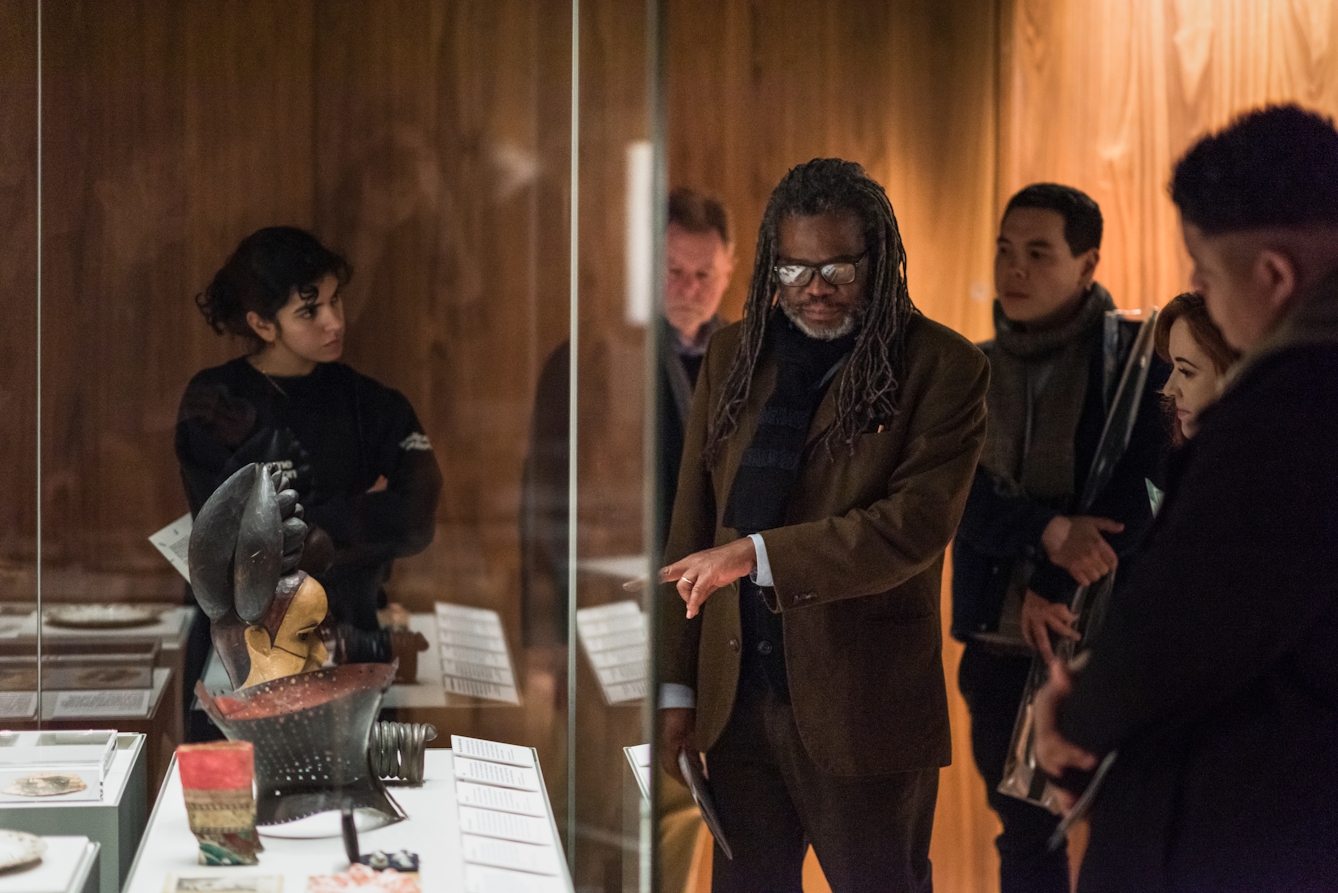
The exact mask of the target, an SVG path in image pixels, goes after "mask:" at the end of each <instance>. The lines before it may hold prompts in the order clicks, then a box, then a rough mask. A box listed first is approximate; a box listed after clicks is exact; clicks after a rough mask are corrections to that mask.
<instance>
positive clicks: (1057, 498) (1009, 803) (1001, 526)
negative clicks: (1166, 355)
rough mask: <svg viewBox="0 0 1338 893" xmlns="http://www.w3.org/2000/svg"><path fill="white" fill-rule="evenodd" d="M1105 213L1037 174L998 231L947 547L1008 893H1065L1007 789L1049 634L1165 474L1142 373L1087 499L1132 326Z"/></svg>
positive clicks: (1058, 869)
mask: <svg viewBox="0 0 1338 893" xmlns="http://www.w3.org/2000/svg"><path fill="white" fill-rule="evenodd" d="M1101 229H1102V221H1101V210H1100V208H1098V207H1097V204H1096V202H1094V201H1092V199H1091V198H1089V197H1088V196H1087V195H1085V194H1084V193H1082V192H1080V191H1078V190H1077V189H1074V188H1072V187H1070V186H1060V185H1058V184H1054V183H1036V184H1033V185H1031V186H1028V187H1027V188H1025V189H1023V190H1022V191H1021V192H1019V193H1017V195H1015V196H1013V198H1012V199H1011V200H1010V201H1009V203H1008V206H1007V208H1006V209H1005V211H1004V215H1003V220H1002V222H1001V223H1000V225H999V238H998V252H997V254H996V255H995V262H994V279H995V288H996V290H997V293H998V300H997V301H996V302H995V306H994V319H995V330H996V335H995V339H994V340H993V341H991V342H988V343H987V344H985V345H983V347H984V350H985V352H986V355H987V356H988V357H989V358H990V390H989V397H988V406H989V433H988V435H987V438H986V441H985V449H984V452H983V453H982V454H981V459H980V467H979V469H978V470H977V471H976V476H975V480H974V482H973V484H972V488H971V496H970V499H969V500H968V501H967V505H966V513H965V515H964V516H963V517H962V524H961V527H960V529H959V530H958V532H957V537H956V539H955V541H954V545H953V586H952V592H953V625H952V632H953V635H954V636H955V637H956V638H958V639H960V640H962V641H963V642H965V643H966V651H965V653H964V654H963V656H962V663H961V668H960V670H959V673H958V684H959V687H960V688H961V691H962V695H963V697H964V698H965V699H966V703H967V707H968V708H969V709H970V711H971V745H972V751H973V753H974V755H975V760H976V766H977V768H978V769H979V771H980V774H981V776H982V777H983V778H984V780H985V785H986V793H987V796H988V798H989V803H990V807H991V808H992V809H993V810H994V811H995V812H996V813H998V815H999V819H1000V820H1001V821H1002V823H1003V833H1002V834H1001V835H999V837H998V839H997V841H996V843H997V845H998V848H999V863H1000V882H1001V888H1002V891H1003V893H1022V891H1054V893H1067V891H1068V888H1069V871H1068V859H1067V856H1066V854H1065V852H1064V851H1063V850H1060V851H1058V852H1051V851H1050V850H1049V849H1048V848H1047V846H1046V844H1047V841H1048V840H1049V838H1050V835H1051V834H1052V833H1053V832H1054V830H1055V826H1056V824H1057V822H1058V818H1057V817H1056V816H1055V815H1054V814H1053V813H1051V812H1049V811H1048V810H1046V809H1042V808H1041V807H1039V806H1035V805H1032V804H1031V803H1028V802H1026V801H1024V800H1020V799H1017V798H1014V797H1012V796H1009V795H1007V794H1002V793H1000V792H999V791H998V787H999V782H1000V779H1001V777H1002V775H1003V770H1004V762H1005V760H1006V758H1007V756H1008V751H1009V742H1010V739H1011V737H1012V732H1013V726H1014V723H1015V720H1016V718H1017V712H1018V704H1019V702H1020V701H1021V699H1022V697H1023V691H1024V689H1025V687H1026V683H1027V676H1028V673H1029V671H1030V669H1031V664H1032V653H1033V651H1039V652H1040V653H1041V655H1042V656H1043V657H1045V658H1046V659H1049V658H1050V657H1051V656H1052V654H1051V644H1050V636H1051V634H1052V633H1053V634H1055V635H1061V636H1070V637H1072V636H1076V635H1077V634H1076V633H1075V632H1074V630H1073V623H1074V619H1075V618H1074V615H1073V614H1072V612H1071V611H1070V610H1069V604H1070V602H1071V600H1072V599H1073V596H1074V592H1075V589H1076V587H1077V586H1078V584H1080V583H1082V584H1092V583H1095V582H1097V580H1099V579H1100V578H1101V577H1103V576H1105V575H1106V574H1107V573H1109V572H1110V571H1112V570H1114V569H1115V566H1116V564H1117V563H1118V560H1119V558H1120V557H1123V556H1125V555H1127V554H1128V553H1129V552H1130V551H1131V550H1132V548H1133V546H1134V544H1136V543H1137V542H1138V540H1139V539H1140V538H1141V537H1142V536H1143V534H1144V533H1146V531H1147V529H1148V528H1149V527H1150V526H1151V524H1152V512H1151V507H1150V503H1149V500H1148V490H1147V486H1146V484H1145V479H1150V480H1152V481H1153V482H1154V483H1157V484H1160V483H1161V468H1162V464H1163V458H1164V451H1165V448H1166V444H1167V441H1168V439H1169V436H1168V435H1169V429H1168V427H1167V425H1166V423H1165V420H1164V417H1163V414H1162V412H1161V408H1160V406H1161V404H1160V400H1159V398H1158V396H1157V393H1156V392H1157V390H1158V389H1159V388H1160V387H1161V384H1162V383H1163V382H1164V381H1165V379H1166V372H1167V370H1166V368H1165V366H1164V364H1161V363H1160V362H1158V365H1157V367H1156V368H1154V369H1153V370H1152V373H1151V374H1150V375H1149V376H1148V380H1147V383H1146V385H1145V388H1144V392H1143V396H1142V399H1141V401H1140V403H1139V407H1138V412H1137V416H1136V421H1135V425H1134V429H1133V433H1132V436H1131V438H1130V442H1129V446H1128V449H1127V450H1126V451H1125V453H1124V456H1123V458H1122V459H1121V461H1120V462H1119V464H1118V465H1117V466H1116V468H1115V472H1114V474H1113V476H1112V478H1111V480H1110V481H1109V483H1108V484H1107V485H1106V486H1105V488H1104V489H1103V490H1102V491H1101V493H1100V494H1099V495H1098V497H1097V499H1096V501H1095V502H1094V503H1093V504H1092V505H1091V506H1090V507H1089V508H1087V509H1085V510H1084V509H1083V508H1082V507H1080V506H1079V504H1078V503H1079V498H1080V495H1081V494H1082V493H1083V491H1084V488H1085V485H1086V482H1087V476H1088V473H1089V471H1090V470H1091V467H1092V460H1093V457H1094V456H1095V454H1096V452H1097V445H1098V442H1099V441H1100V439H1101V434H1102V430H1103V428H1104V427H1105V421H1106V417H1107V415H1108V413H1109V411H1110V405H1111V401H1112V398H1113V396H1114V392H1115V389H1116V387H1117V385H1118V383H1119V376H1120V373H1121V371H1122V370H1123V368H1124V365H1125V363H1126V362H1127V359H1128V355H1129V352H1130V348H1131V345H1132V342H1133V338H1134V335H1135V334H1136V331H1137V324H1136V323H1132V322H1121V321H1119V320H1117V319H1116V318H1115V317H1114V316H1112V315H1109V311H1112V310H1114V303H1113V302H1112V301H1111V298H1110V294H1109V293H1108V292H1107V291H1106V290H1105V289H1104V288H1102V287H1101V285H1100V284H1098V283H1096V282H1095V281H1094V280H1093V276H1094V274H1095V271H1096V265H1097V261H1098V259H1099V255H1098V252H1099V249H1100V244H1101Z"/></svg>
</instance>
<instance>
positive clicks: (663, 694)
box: [660, 682, 697, 710]
mask: <svg viewBox="0 0 1338 893" xmlns="http://www.w3.org/2000/svg"><path fill="white" fill-rule="evenodd" d="M668 707H686V708H688V709H696V707H697V693H696V692H695V691H693V690H692V689H690V688H688V687H687V686H686V685H679V684H678V683H677V682H661V683H660V709H661V710H663V709H665V708H668Z"/></svg>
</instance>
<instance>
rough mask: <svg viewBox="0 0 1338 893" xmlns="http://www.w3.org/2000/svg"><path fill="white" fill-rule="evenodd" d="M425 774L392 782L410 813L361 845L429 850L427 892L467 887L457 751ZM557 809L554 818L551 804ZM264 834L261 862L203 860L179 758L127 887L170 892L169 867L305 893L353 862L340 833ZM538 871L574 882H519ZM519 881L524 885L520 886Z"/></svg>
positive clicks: (432, 754)
mask: <svg viewBox="0 0 1338 893" xmlns="http://www.w3.org/2000/svg"><path fill="white" fill-rule="evenodd" d="M424 775H425V777H426V779H427V780H426V781H425V782H424V783H423V785H422V786H421V787H399V786H391V787H390V794H391V796H392V797H394V798H395V801H396V802H397V803H399V805H400V807H401V808H402V809H403V810H404V812H405V813H406V814H407V815H408V818H407V819H406V820H405V821H403V822H399V823H397V824H394V825H387V826H385V827H383V828H378V829H376V830H374V831H368V832H366V833H360V834H359V835H358V844H359V848H360V849H361V850H362V851H363V852H364V853H370V852H372V851H374V850H389V851H391V852H394V851H396V850H401V849H407V850H409V851H411V852H415V853H418V855H419V856H420V857H421V858H422V865H421V870H420V873H419V884H420V886H421V887H422V890H423V893H446V891H452V893H457V891H462V890H465V889H466V883H465V862H464V856H463V851H462V848H461V839H460V836H461V835H460V821H459V808H458V806H457V803H456V797H455V765H454V760H453V755H452V753H451V751H449V750H445V749H432V750H428V751H427V753H426V762H425V766H424ZM549 814H550V819H549V821H550V822H551V821H552V820H551V809H550V810H549ZM332 815H333V814H332ZM554 832H555V833H556V828H554ZM262 835H263V836H264V843H265V850H264V852H262V853H261V854H260V864H259V865H254V866H245V867H229V868H212V867H208V866H203V865H200V864H199V863H198V854H199V845H198V843H197V842H196V840H195V835H193V834H191V832H190V826H189V824H188V821H187V817H186V802H185V799H184V798H183V796H182V792H181V777H180V775H179V774H178V773H177V766H176V761H175V760H173V762H172V765H171V767H170V768H169V770H168V773H167V779H166V780H165V781H164V782H163V787H162V790H161V792H160V793H159V795H158V803H157V805H156V806H154V809H153V815H152V816H151V817H150V819H149V826H148V829H147V830H146V831H145V833H144V840H143V843H142V845H141V846H140V851H139V855H138V856H136V857H135V863H134V865H133V866H132V867H131V870H130V877H129V879H128V880H127V881H126V885H125V887H124V888H123V893H162V890H163V883H164V881H165V880H166V878H167V875H168V874H175V875H178V876H181V875H189V876H201V877H203V876H221V877H230V878H239V877H244V876H266V875H280V876H282V877H283V889H284V891H285V893H288V891H294V893H301V891H303V890H306V888H307V878H308V877H310V876H312V875H320V874H338V873H339V872H341V871H344V870H346V869H347V868H348V858H347V856H345V855H344V843H343V840H342V839H341V838H339V837H326V838H319V839H303V840H292V839H284V838H276V837H272V836H270V835H269V834H266V833H264V832H263V831H262ZM531 877H532V878H533V880H534V881H536V882H541V883H542V884H543V885H544V887H545V889H548V888H551V885H552V884H553V883H556V884H558V885H559V888H560V889H562V890H568V891H570V890H571V884H570V881H569V880H567V878H566V875H565V871H564V873H563V875H562V876H561V877H548V878H541V877H540V876H538V875H534V876H522V877H521V878H519V879H518V881H517V883H518V884H520V883H523V882H526V881H529V880H530V879H531ZM496 889H501V888H496ZM513 889H517V890H519V889H522V887H521V886H514V887H513Z"/></svg>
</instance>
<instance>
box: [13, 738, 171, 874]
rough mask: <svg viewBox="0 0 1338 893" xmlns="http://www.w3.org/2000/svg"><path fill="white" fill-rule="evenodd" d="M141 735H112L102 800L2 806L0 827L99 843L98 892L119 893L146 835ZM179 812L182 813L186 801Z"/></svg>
mask: <svg viewBox="0 0 1338 893" xmlns="http://www.w3.org/2000/svg"><path fill="white" fill-rule="evenodd" d="M145 775H146V771H145V760H144V736H143V735H136V734H127V733H124V732H123V733H121V734H119V735H117V736H116V754H115V756H114V757H113V758H112V765H111V769H110V770H108V772H107V777H106V779H105V780H104V781H103V783H102V799H101V800H75V801H67V802H63V803H62V802H60V798H59V797H57V798H54V799H52V798H47V799H44V800H43V801H42V802H33V803H6V804H4V805H3V807H0V827H3V828H13V829H15V830H18V831H29V832H31V833H33V834H38V835H69V834H83V835H86V836H88V837H89V838H91V839H92V840H95V841H97V842H98V843H100V844H102V851H101V854H100V856H99V860H98V861H99V863H100V864H99V872H98V873H99V874H100V875H101V878H100V883H99V886H100V889H101V893H117V891H119V890H120V889H121V882H122V881H123V880H124V879H125V876H126V872H127V870H128V869H129V868H130V861H131V859H132V858H133V857H134V855H135V849H136V848H137V847H138V846H139V841H140V835H141V833H142V832H143V831H144V821H145V815H146V814H147V812H148V806H147V802H146V797H147V794H146V790H147V788H146V781H145ZM182 809H183V810H184V809H185V805H184V801H183V805H182Z"/></svg>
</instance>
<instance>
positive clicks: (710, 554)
mask: <svg viewBox="0 0 1338 893" xmlns="http://www.w3.org/2000/svg"><path fill="white" fill-rule="evenodd" d="M756 563H757V548H756V547H755V546H753V541H752V540H751V539H749V538H748V537H746V536H745V537H742V538H741V539H737V540H735V541H734V542H732V543H726V544H725V545H723V546H716V547H715V548H714V549H703V550H702V551H700V552H693V553H692V554H691V555H689V556H688V557H686V558H684V559H682V560H681V561H675V562H674V563H673V564H671V565H669V566H668V567H665V568H661V569H660V582H661V583H672V582H674V581H675V580H677V581H678V594H679V596H681V597H682V599H683V601H685V602H687V605H688V619H689V620H691V619H692V618H693V617H696V616H697V612H698V611H700V610H701V607H702V605H703V604H705V603H706V599H708V598H709V597H710V595H711V593H713V592H715V591H716V590H717V589H719V588H720V587H721V586H727V585H728V584H730V583H733V582H734V581H735V580H737V579H739V578H740V577H743V576H746V575H748V574H750V573H752V571H753V567H754V565H755V564H756ZM675 759H677V757H675Z"/></svg>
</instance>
